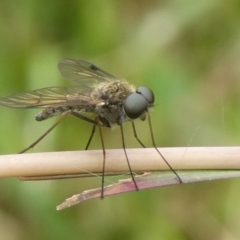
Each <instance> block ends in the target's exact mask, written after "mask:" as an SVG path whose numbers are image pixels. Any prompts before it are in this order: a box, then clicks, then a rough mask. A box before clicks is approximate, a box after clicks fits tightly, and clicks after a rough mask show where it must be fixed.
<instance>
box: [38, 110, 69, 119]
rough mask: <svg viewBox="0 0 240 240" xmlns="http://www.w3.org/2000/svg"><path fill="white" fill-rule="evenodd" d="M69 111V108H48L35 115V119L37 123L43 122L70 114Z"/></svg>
mask: <svg viewBox="0 0 240 240" xmlns="http://www.w3.org/2000/svg"><path fill="white" fill-rule="evenodd" d="M69 110H70V108H69V107H57V108H53V107H48V108H46V109H44V110H43V111H41V112H39V113H37V114H36V115H35V119H36V120H37V121H42V120H45V119H48V118H50V117H54V116H57V115H63V114H66V113H67V112H69Z"/></svg>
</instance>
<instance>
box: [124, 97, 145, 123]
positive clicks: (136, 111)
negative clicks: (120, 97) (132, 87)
mask: <svg viewBox="0 0 240 240" xmlns="http://www.w3.org/2000/svg"><path fill="white" fill-rule="evenodd" d="M148 104H149V103H148V101H147V100H146V98H145V97H143V96H142V95H141V94H139V93H132V94H130V95H129V96H128V97H127V98H126V100H125V102H124V111H125V113H126V115H127V116H128V117H129V118H131V119H136V118H139V117H140V116H141V115H142V114H143V113H144V111H146V110H147V108H148Z"/></svg>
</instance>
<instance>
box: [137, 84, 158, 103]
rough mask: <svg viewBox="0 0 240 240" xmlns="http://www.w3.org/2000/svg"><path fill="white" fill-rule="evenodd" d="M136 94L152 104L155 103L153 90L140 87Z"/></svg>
mask: <svg viewBox="0 0 240 240" xmlns="http://www.w3.org/2000/svg"><path fill="white" fill-rule="evenodd" d="M136 92H137V93H139V94H141V95H142V96H143V97H145V98H146V100H147V101H148V102H149V103H150V104H153V103H154V93H153V91H152V90H151V89H149V88H147V87H139V88H138V89H137V91H136Z"/></svg>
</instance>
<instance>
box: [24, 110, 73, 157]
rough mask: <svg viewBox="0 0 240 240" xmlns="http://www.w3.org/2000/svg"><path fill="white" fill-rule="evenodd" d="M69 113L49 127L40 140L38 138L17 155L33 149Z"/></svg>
mask: <svg viewBox="0 0 240 240" xmlns="http://www.w3.org/2000/svg"><path fill="white" fill-rule="evenodd" d="M69 114H70V112H68V113H66V114H65V115H64V116H63V117H62V118H60V119H59V120H58V121H57V122H56V123H55V124H54V125H53V126H52V127H50V128H49V129H48V130H47V131H46V132H45V133H44V134H43V135H42V136H41V137H40V138H38V139H37V140H36V141H35V142H33V143H32V144H31V145H30V146H29V147H27V148H25V149H23V150H22V151H21V152H19V153H25V152H26V151H28V150H29V149H31V148H33V147H35V146H36V145H37V144H38V143H39V142H40V141H41V140H42V139H43V138H44V137H46V136H47V135H48V134H49V133H50V132H51V131H52V130H53V129H54V128H55V127H57V126H58V125H59V124H60V123H61V122H62V121H63V120H64V119H65V118H66V117H67V116H68V115H69Z"/></svg>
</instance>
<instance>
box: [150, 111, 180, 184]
mask: <svg viewBox="0 0 240 240" xmlns="http://www.w3.org/2000/svg"><path fill="white" fill-rule="evenodd" d="M148 124H149V129H150V134H151V138H152V144H153V147H154V148H155V149H156V151H157V152H158V154H159V155H160V156H161V158H162V159H163V160H164V162H165V163H166V164H167V165H168V167H169V168H170V170H171V171H172V172H173V173H174V174H175V175H176V177H177V178H178V180H179V182H180V183H183V181H182V179H181V178H180V176H179V175H178V174H177V172H176V171H175V170H174V169H173V168H172V166H171V165H170V164H169V162H168V161H167V159H166V158H165V157H164V156H163V155H162V153H161V152H160V151H159V150H158V148H157V146H156V143H155V139H154V137H153V130H152V123H151V118H150V114H148Z"/></svg>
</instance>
